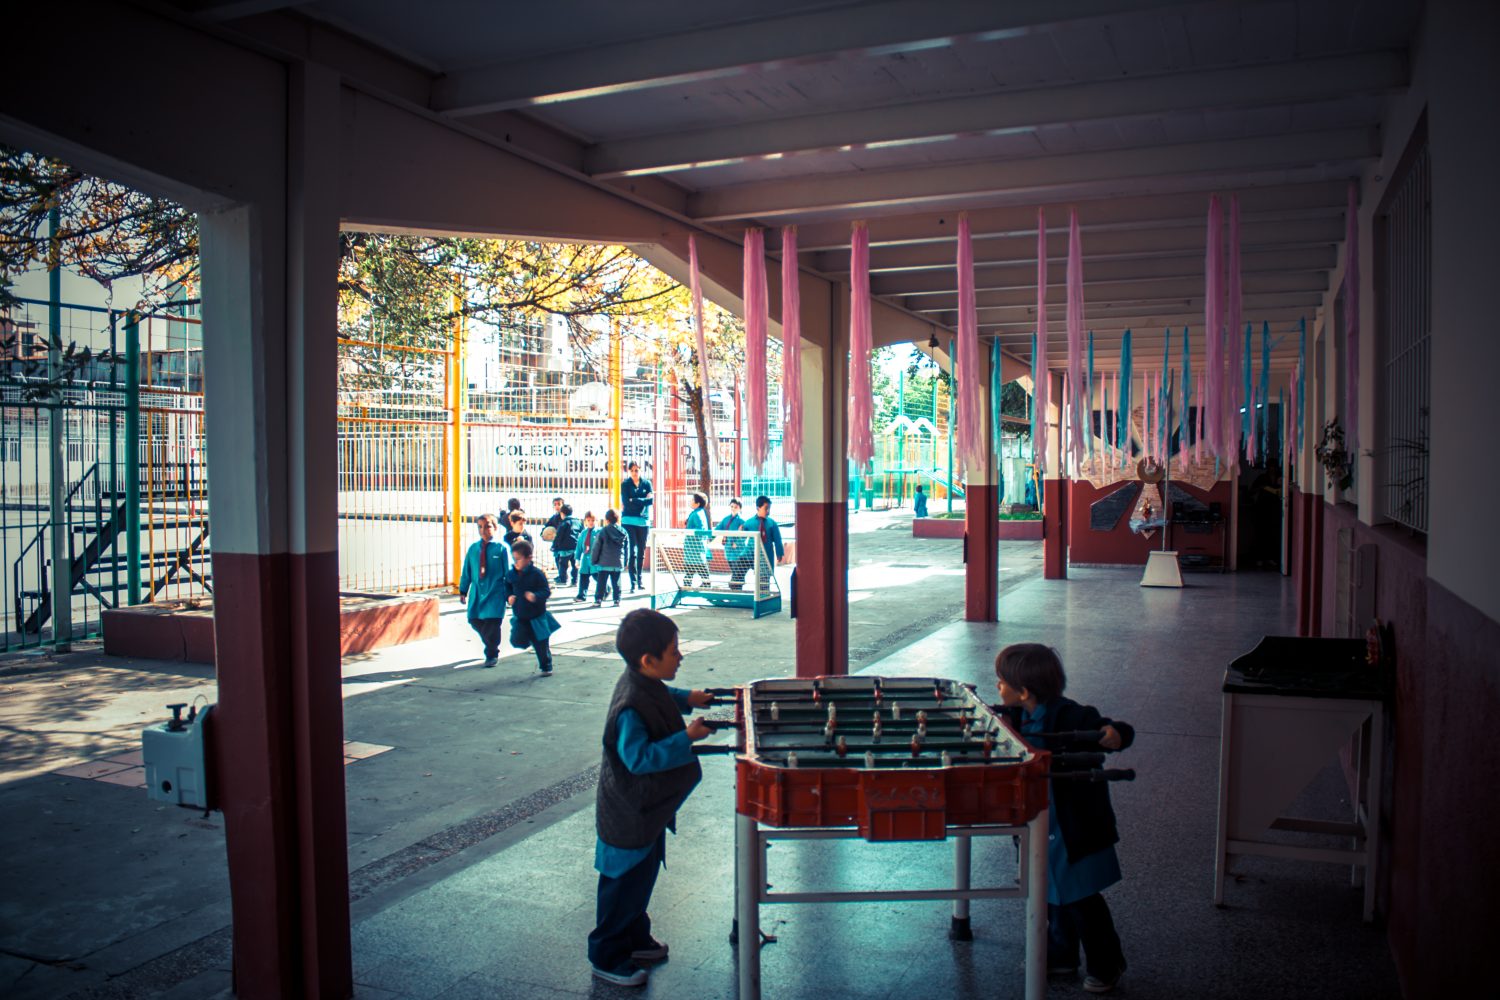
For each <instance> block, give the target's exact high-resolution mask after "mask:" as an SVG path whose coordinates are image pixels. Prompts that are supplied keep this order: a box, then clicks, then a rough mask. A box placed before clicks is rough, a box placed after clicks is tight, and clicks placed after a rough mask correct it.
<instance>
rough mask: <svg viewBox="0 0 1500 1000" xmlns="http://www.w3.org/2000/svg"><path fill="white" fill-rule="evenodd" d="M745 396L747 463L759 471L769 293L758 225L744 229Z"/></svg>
mask: <svg viewBox="0 0 1500 1000" xmlns="http://www.w3.org/2000/svg"><path fill="white" fill-rule="evenodd" d="M743 291H744V296H745V396H746V401H745V402H746V406H745V409H746V411H747V412H746V414H745V416H746V419H747V420H748V421H749V423H750V426H749V427H748V428H747V430H748V431H749V437H750V442H749V443H750V464H751V465H752V466H754V467H755V469H757V470H760V469H763V468H765V465H766V452H767V451H768V450H769V446H768V442H767V437H768V432H769V430H770V426H769V421H768V420H767V419H766V408H767V407H766V403H767V399H768V397H769V395H770V387H769V386H768V385H767V384H766V338H767V336H768V334H769V329H770V325H771V316H770V307H771V303H770V296H769V295H768V294H767V293H766V231H765V230H764V229H761V228H759V227H753V228H750V229H746V230H745V284H744V287H743Z"/></svg>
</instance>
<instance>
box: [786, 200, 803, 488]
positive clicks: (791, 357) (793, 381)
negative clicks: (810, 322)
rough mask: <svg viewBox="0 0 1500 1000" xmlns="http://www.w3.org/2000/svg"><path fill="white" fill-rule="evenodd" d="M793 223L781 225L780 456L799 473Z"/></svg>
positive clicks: (798, 296)
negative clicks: (791, 224)
mask: <svg viewBox="0 0 1500 1000" xmlns="http://www.w3.org/2000/svg"><path fill="white" fill-rule="evenodd" d="M798 273H799V272H798V270H797V227H796V226H783V227H782V229H781V456H782V458H783V459H785V460H786V462H787V464H789V465H793V466H795V467H796V469H797V477H798V478H799V479H800V478H801V477H802V288H801V286H800V284H799V283H798Z"/></svg>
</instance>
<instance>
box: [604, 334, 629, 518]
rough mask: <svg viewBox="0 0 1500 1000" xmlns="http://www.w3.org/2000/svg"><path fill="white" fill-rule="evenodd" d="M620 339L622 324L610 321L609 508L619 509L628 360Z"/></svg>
mask: <svg viewBox="0 0 1500 1000" xmlns="http://www.w3.org/2000/svg"><path fill="white" fill-rule="evenodd" d="M624 353H625V352H624V344H623V341H622V340H621V337H620V321H619V320H618V319H611V320H610V321H609V388H610V401H609V412H610V425H609V452H610V455H611V458H610V465H609V500H608V502H607V503H606V506H608V507H618V506H619V503H620V487H621V486H622V485H624V483H625V444H624V438H623V437H622V436H621V434H620V414H621V412H622V411H623V410H624V408H625V357H624Z"/></svg>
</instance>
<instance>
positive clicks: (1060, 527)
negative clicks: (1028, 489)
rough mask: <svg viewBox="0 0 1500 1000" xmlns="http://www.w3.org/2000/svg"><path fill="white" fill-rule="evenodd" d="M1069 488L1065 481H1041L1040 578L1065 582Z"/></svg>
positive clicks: (1066, 573) (1066, 574)
mask: <svg viewBox="0 0 1500 1000" xmlns="http://www.w3.org/2000/svg"><path fill="white" fill-rule="evenodd" d="M1068 486H1069V483H1068V481H1067V480H1066V479H1043V480H1042V576H1043V577H1044V578H1045V579H1048V580H1066V579H1067V578H1068V536H1067V531H1068Z"/></svg>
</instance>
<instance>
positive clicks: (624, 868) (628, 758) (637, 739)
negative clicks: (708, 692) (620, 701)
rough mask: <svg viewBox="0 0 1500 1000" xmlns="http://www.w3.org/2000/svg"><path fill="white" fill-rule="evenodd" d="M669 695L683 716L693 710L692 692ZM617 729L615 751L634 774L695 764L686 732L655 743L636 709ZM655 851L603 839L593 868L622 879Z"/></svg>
mask: <svg viewBox="0 0 1500 1000" xmlns="http://www.w3.org/2000/svg"><path fill="white" fill-rule="evenodd" d="M667 693H668V694H670V695H671V696H672V700H673V701H674V702H676V703H677V708H678V710H679V711H680V712H682V713H683V714H684V715H686V714H687V713H688V712H690V711H692V708H693V706H692V705H691V704H689V703H688V696H689V695H690V694H692V692H691V691H684V690H682V689H681V688H674V687H672V686H671V685H668V686H667ZM617 728H618V729H619V733H620V735H619V741H618V743H617V744H616V747H615V749H616V750H618V751H619V754H620V760H621V761H622V762H623V763H624V764H625V767H626V768H627V769H628V770H629V771H630V773H631V774H653V773H655V772H657V771H670V770H671V769H672V768H674V767H682V766H683V765H684V764H691V763H692V762H693V741H692V740H691V739H689V738H688V734H687V731H686V730H682V731H680V732H675V733H673V734H672V735H670V736H667V737H665V738H664V739H660V740H655V741H653V740H652V739H651V736H650V734H649V733H648V732H647V731H646V723H645V722H643V721H642V720H641V717H640V715H639V714H637V712H636V711H635V709H633V708H627V709H624V710H623V711H621V712H620V716H619V720H618V723H617ZM655 849H656V845H655V844H650V845H647V846H646V847H638V848H624V847H615V846H614V845H612V844H606V843H605V842H604V840H603V839H602V838H601V839H598V840H597V841H596V843H595V845H594V868H595V870H596V871H598V872H599V874H601V875H605V876H608V877H609V878H619V877H620V876H621V875H624V874H625V873H626V872H628V871H630V869H632V868H634V867H635V866H636V865H638V864H640V863H641V862H642V861H644V860H645V859H646V857H647V856H648V855H649V854H650V853H651V852H652V851H653V850H655Z"/></svg>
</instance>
